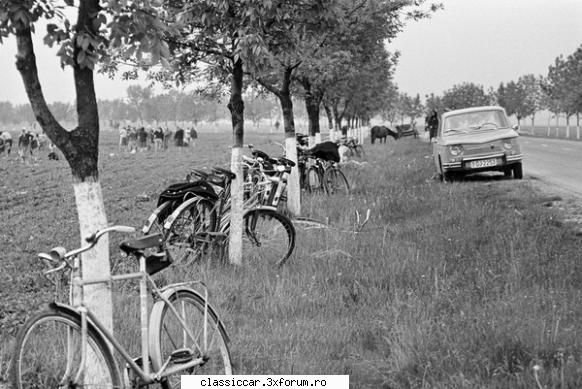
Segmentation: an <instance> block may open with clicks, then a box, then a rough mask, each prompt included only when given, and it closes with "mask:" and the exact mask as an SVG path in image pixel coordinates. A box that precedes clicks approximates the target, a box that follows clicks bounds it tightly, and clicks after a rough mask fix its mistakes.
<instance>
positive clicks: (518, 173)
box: [513, 162, 523, 180]
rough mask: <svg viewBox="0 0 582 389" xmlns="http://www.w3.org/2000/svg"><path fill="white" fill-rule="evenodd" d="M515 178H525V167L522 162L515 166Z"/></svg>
mask: <svg viewBox="0 0 582 389" xmlns="http://www.w3.org/2000/svg"><path fill="white" fill-rule="evenodd" d="M513 178H515V179H516V180H521V179H522V178H523V167H522V165H521V162H520V163H516V164H515V165H514V166H513Z"/></svg>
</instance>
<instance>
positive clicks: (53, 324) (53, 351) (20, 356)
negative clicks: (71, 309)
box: [12, 308, 121, 389]
mask: <svg viewBox="0 0 582 389" xmlns="http://www.w3.org/2000/svg"><path fill="white" fill-rule="evenodd" d="M81 343H82V342H81V318H80V316H78V315H74V314H70V313H68V312H66V311H64V310H61V309H58V308H57V309H54V310H53V309H51V310H48V311H43V312H40V313H38V314H37V315H35V316H34V317H32V318H31V319H30V320H28V321H27V322H26V323H25V324H24V326H23V327H22V329H21V330H20V332H19V334H18V338H17V340H16V348H15V353H14V358H13V360H12V384H13V387H14V388H18V389H25V388H30V389H33V388H34V389H37V388H61V387H62V388H69V387H70V388H99V389H102V388H120V387H121V379H120V376H119V371H118V369H117V365H116V364H115V360H114V359H113V356H112V354H111V351H110V350H109V348H108V346H107V344H106V343H105V340H104V339H103V338H102V337H101V335H99V333H98V332H97V331H96V330H95V329H94V328H93V327H89V328H88V331H87V354H86V355H87V360H86V362H85V371H84V374H83V376H82V379H81V382H79V381H77V380H76V376H77V374H78V373H79V370H80V364H81Z"/></svg>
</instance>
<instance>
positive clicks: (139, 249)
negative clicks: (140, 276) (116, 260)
mask: <svg viewBox="0 0 582 389" xmlns="http://www.w3.org/2000/svg"><path fill="white" fill-rule="evenodd" d="M162 243H163V238H162V234H153V235H146V236H144V237H141V238H138V239H133V240H128V241H123V242H121V243H120V244H119V248H120V249H121V250H122V251H123V252H125V253H126V254H128V255H134V256H135V257H136V258H139V257H140V256H142V255H144V252H143V250H145V249H149V248H153V247H158V248H159V249H160V251H161V248H162ZM145 261H146V273H148V274H149V275H153V274H155V273H157V272H159V271H160V270H163V269H165V268H166V267H168V266H170V265H171V264H172V261H171V260H170V258H169V257H167V256H166V253H165V252H163V251H161V252H158V253H154V254H150V255H148V256H147V257H145Z"/></svg>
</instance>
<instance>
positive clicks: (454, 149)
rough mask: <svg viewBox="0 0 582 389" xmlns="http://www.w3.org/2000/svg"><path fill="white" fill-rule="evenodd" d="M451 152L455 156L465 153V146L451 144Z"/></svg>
mask: <svg viewBox="0 0 582 389" xmlns="http://www.w3.org/2000/svg"><path fill="white" fill-rule="evenodd" d="M449 153H451V155H452V156H453V157H456V156H459V155H461V154H463V146H461V145H454V146H449Z"/></svg>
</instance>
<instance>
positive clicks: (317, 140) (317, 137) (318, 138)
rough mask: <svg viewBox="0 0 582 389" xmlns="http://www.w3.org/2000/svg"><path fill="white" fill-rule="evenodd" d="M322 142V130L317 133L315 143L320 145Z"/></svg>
mask: <svg viewBox="0 0 582 389" xmlns="http://www.w3.org/2000/svg"><path fill="white" fill-rule="evenodd" d="M320 143H321V132H317V133H315V144H316V145H318V144H320Z"/></svg>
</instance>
